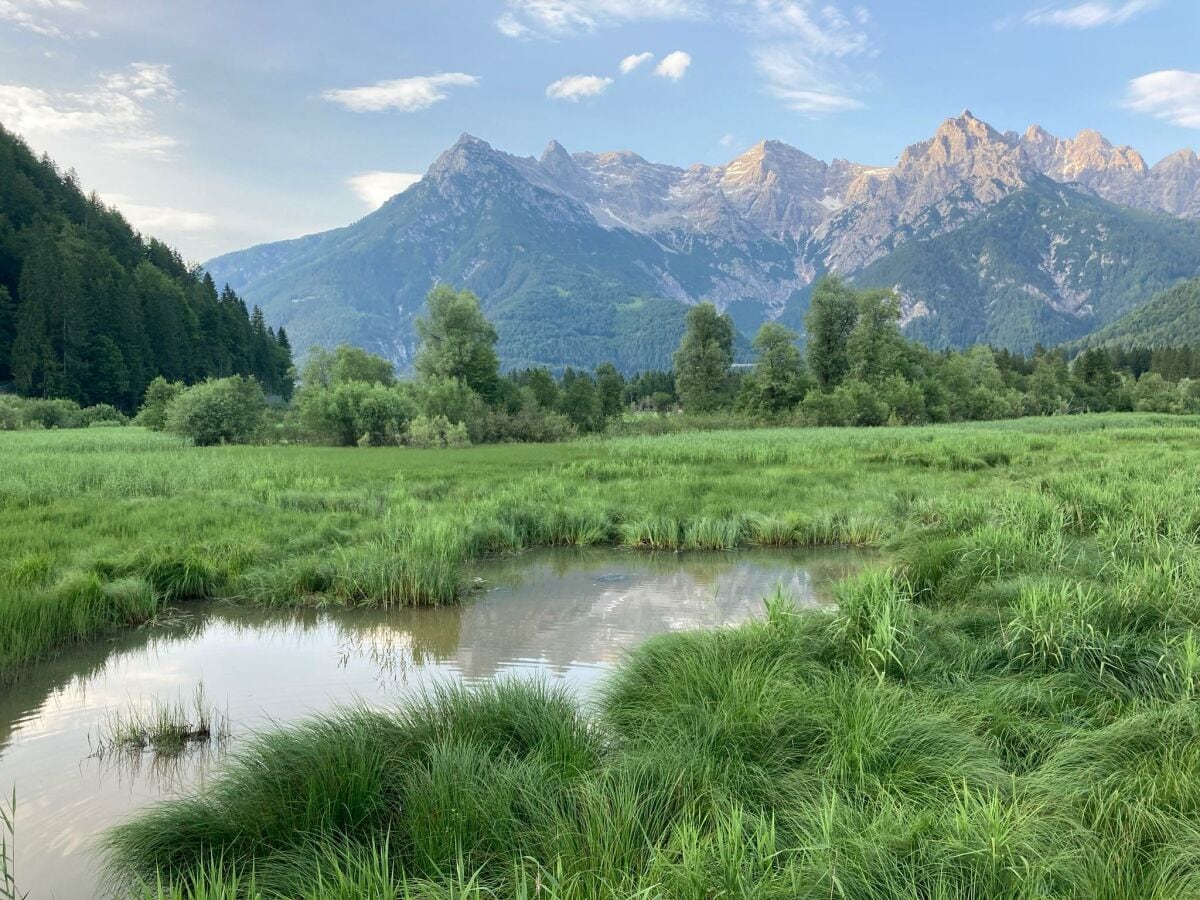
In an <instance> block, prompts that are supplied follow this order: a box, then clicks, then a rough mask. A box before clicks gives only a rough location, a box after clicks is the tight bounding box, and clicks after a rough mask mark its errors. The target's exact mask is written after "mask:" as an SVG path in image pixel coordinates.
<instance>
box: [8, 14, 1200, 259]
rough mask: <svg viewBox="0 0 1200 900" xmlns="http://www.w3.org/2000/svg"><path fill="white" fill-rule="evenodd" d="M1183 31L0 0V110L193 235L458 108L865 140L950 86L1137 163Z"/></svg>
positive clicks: (541, 138) (737, 144)
mask: <svg viewBox="0 0 1200 900" xmlns="http://www.w3.org/2000/svg"><path fill="white" fill-rule="evenodd" d="M1198 47H1200V3H1197V0H1087V2H1071V0H1067V2H1062V3H1057V4H1050V5H1043V4H1040V3H1039V2H1038V0H1030V2H1028V3H1024V2H1015V0H1014V2H979V3H974V4H969V3H963V2H961V0H957V2H951V0H927V2H902V0H886V2H883V0H875V2H872V0H864V2H861V3H857V2H856V3H834V2H808V0H390V2H383V0H341V2H337V3H333V2H327V0H326V2H316V0H288V2H283V0H253V2H247V0H171V2H169V3H167V2H161V3H160V2H151V0H141V2H122V0H0V123H3V124H4V125H5V126H6V127H8V128H10V129H13V130H16V131H18V132H19V133H21V134H23V135H24V136H25V137H26V138H27V140H28V141H29V142H30V144H31V145H32V146H33V147H34V148H35V149H36V150H38V151H39V152H40V151H42V150H45V151H48V152H50V153H51V155H52V156H54V157H55V158H56V159H57V160H58V161H59V163H60V164H61V165H63V166H64V167H74V168H75V169H76V170H77V171H78V173H79V174H80V176H81V178H82V179H83V182H84V184H85V186H86V187H88V188H94V189H96V190H97V191H99V192H100V193H101V194H102V195H103V196H104V197H106V198H109V199H111V200H112V201H113V202H115V203H117V204H118V205H119V206H121V208H122V209H123V210H125V211H126V213H127V215H129V217H130V218H131V219H132V220H134V222H135V224H138V225H139V226H141V227H143V228H145V229H146V230H147V231H148V232H150V233H154V234H156V235H159V236H162V237H164V238H166V239H168V240H170V241H172V242H173V243H175V244H176V245H177V246H178V247H179V248H180V249H181V251H182V252H183V253H184V255H185V256H187V257H188V258H190V259H195V260H203V259H206V258H208V257H210V256H212V255H214V254H216V253H219V252H223V251H226V250H231V249H236V248H239V247H244V246H247V245H250V244H253V243H258V242H261V241H266V240H275V239H280V238H285V237H293V236H297V235H299V234H304V233H308V232H311V231H317V230H321V229H325V228H330V227H334V226H337V225H342V224H346V223H348V222H350V221H352V220H354V219H356V218H358V217H360V216H362V215H364V214H365V213H367V212H369V211H370V209H371V207H372V204H373V203H374V202H376V201H377V199H378V198H379V197H381V196H384V195H385V194H386V192H387V191H388V189H390V188H396V187H398V186H402V185H403V184H404V183H405V181H406V178H408V177H410V176H412V175H415V174H417V173H420V172H422V171H424V170H425V168H426V167H427V166H428V165H429V164H430V163H431V162H432V161H433V160H434V159H435V158H436V156H437V154H438V153H439V152H440V151H441V150H442V149H444V148H445V147H447V146H448V145H449V144H451V143H452V142H453V141H454V140H455V139H456V138H457V136H458V135H459V134H460V133H462V132H464V131H469V132H471V133H472V134H475V135H477V136H479V137H482V138H484V139H486V140H488V141H490V142H491V143H492V144H493V145H494V146H497V147H499V148H501V149H504V150H508V151H510V152H513V153H519V154H538V153H540V152H541V150H542V148H543V147H544V146H545V144H546V143H547V141H548V140H550V139H551V138H557V139H558V140H559V141H560V142H561V143H563V144H564V145H565V146H566V147H567V148H568V149H569V150H583V149H587V150H612V149H630V150H635V151H637V152H638V153H640V154H642V155H643V156H645V157H647V158H649V159H652V160H655V161H661V162H669V163H674V164H678V165H688V164H690V163H693V162H707V163H714V162H721V161H724V160H727V159H729V158H732V157H733V156H735V155H737V153H738V152H739V151H741V150H743V149H744V148H746V147H748V146H750V145H752V144H753V143H755V142H756V141H758V140H760V139H762V138H764V137H771V138H778V139H780V140H784V141H787V142H788V143H791V144H793V145H795V146H797V147H799V148H801V149H803V150H805V151H806V152H808V153H811V154H813V155H814V156H818V157H821V158H823V159H832V158H834V157H845V158H849V159H852V160H855V161H858V162H864V163H871V164H877V165H886V164H889V163H891V162H892V161H893V160H894V159H895V157H896V156H897V155H898V154H899V153H900V151H901V150H902V149H903V148H904V146H905V145H907V144H909V143H912V142H914V141H917V140H920V139H922V138H925V137H928V136H929V135H930V134H931V133H932V132H933V130H934V129H935V128H936V127H937V124H938V123H939V122H940V121H941V120H942V119H944V118H946V117H947V116H951V115H955V114H957V113H958V112H960V111H961V110H962V109H963V108H970V109H971V110H972V112H974V113H975V115H977V116H979V117H980V118H982V119H985V120H986V121H988V122H990V123H991V124H992V125H994V126H996V127H997V128H1000V129H1002V130H1003V129H1016V130H1023V129H1024V128H1025V127H1026V126H1027V125H1029V124H1030V123H1034V122H1036V123H1038V124H1040V125H1042V126H1043V127H1045V128H1047V129H1049V130H1050V131H1052V132H1054V133H1056V134H1059V135H1062V136H1067V135H1073V134H1075V133H1076V132H1077V131H1079V130H1080V129H1082V128H1095V129H1098V130H1099V131H1101V132H1103V133H1104V134H1105V135H1106V136H1107V137H1109V138H1110V139H1111V140H1112V141H1113V142H1114V143H1118V144H1130V145H1132V146H1134V147H1135V148H1136V149H1138V150H1139V151H1141V152H1142V154H1143V155H1144V156H1145V157H1146V159H1147V161H1148V162H1149V163H1151V164H1153V163H1154V162H1156V161H1157V160H1158V159H1159V158H1161V157H1162V156H1164V155H1166V154H1167V153H1169V152H1172V151H1174V150H1177V149H1179V148H1181V147H1197V146H1200V49H1198ZM647 55H648V56H647ZM627 58H629V62H627V63H626V65H625V66H624V68H625V69H627V70H628V71H622V69H623V67H622V61H623V60H626V59H627ZM637 59H640V60H641V61H640V63H639V64H638V65H636V66H634V65H633V64H634V62H635V60H637Z"/></svg>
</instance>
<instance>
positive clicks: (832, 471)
mask: <svg viewBox="0 0 1200 900" xmlns="http://www.w3.org/2000/svg"><path fill="white" fill-rule="evenodd" d="M1197 424H1200V423H1197V421H1196V420H1194V419H1190V418H1186V417H1178V416H1150V415H1102V416H1081V417H1071V418H1048V419H1023V420H1017V421H1013V422H1004V423H979V424H971V425H955V426H938V427H932V428H911V429H907V428H889V429H876V430H836V429H803V430H788V429H774V430H769V431H761V430H760V431H747V432H739V431H726V432H719V433H709V434H687V435H668V436H661V437H632V438H620V439H604V440H600V439H594V440H586V441H576V442H572V443H568V444H559V445H526V446H496V447H471V448H464V449H459V450H442V451H419V450H398V449H387V448H379V449H368V450H360V449H344V450H339V449H332V448H330V449H324V448H312V447H271V448H261V447H218V448H210V449H196V448H189V447H186V446H185V445H183V444H182V443H180V442H178V441H176V440H175V439H172V438H169V437H166V436H163V435H160V434H152V433H148V432H145V431H141V430H137V429H104V430H100V431H95V430H89V431H86V432H24V433H11V434H7V435H3V436H2V440H3V444H4V452H5V458H6V460H8V461H9V465H8V466H6V468H5V471H4V473H3V474H0V492H2V493H0V496H2V497H3V504H4V511H5V515H4V516H3V531H4V533H3V535H2V537H3V545H4V547H5V548H6V550H5V559H4V561H3V570H2V572H3V574H2V576H0V578H2V582H0V583H2V584H3V593H2V595H0V596H2V599H0V603H2V604H3V609H2V611H0V623H3V630H2V631H0V647H2V648H3V656H2V658H3V661H4V667H5V668H4V672H5V676H4V677H5V678H6V679H13V678H20V677H21V672H22V670H23V668H24V667H25V666H26V665H27V663H28V662H29V660H31V659H33V658H35V657H38V656H42V655H46V654H49V653H53V652H54V651H55V649H56V648H58V647H61V646H63V645H64V644H66V643H68V642H70V641H76V640H82V639H84V638H86V637H88V636H91V635H97V634H101V633H104V632H105V631H108V630H110V629H112V628H114V627H119V626H121V625H128V624H132V623H135V622H137V621H140V620H143V619H145V618H147V617H149V616H152V615H154V614H155V612H156V611H157V610H158V609H160V608H161V606H162V605H163V604H164V603H167V602H170V603H174V604H179V603H186V602H187V601H188V600H189V599H199V598H212V597H226V598H231V599H233V600H235V601H237V602H241V603H256V604H266V605H271V606H292V605H297V604H318V605H322V604H323V605H328V604H342V605H350V606H353V605H358V604H368V603H384V604H392V605H395V604H422V603H430V602H444V601H450V600H452V599H454V598H455V597H457V596H460V595H461V593H462V591H463V590H464V589H465V588H466V587H467V586H468V581H469V579H468V577H467V573H468V571H469V566H468V563H469V562H470V561H471V560H473V559H476V558H479V557H482V556H487V555H494V554H506V553H514V552H517V551H519V550H522V549H524V548H528V547H533V546H542V545H612V546H618V547H627V548H630V550H631V551H632V550H635V549H638V548H650V547H653V548H657V549H660V550H686V549H689V548H699V547H704V548H709V549H716V548H729V547H735V546H738V547H742V546H747V547H748V546H756V545H765V546H800V545H819V544H860V545H869V546H874V547H879V548H882V549H883V550H884V553H885V557H884V558H885V560H886V562H884V563H881V564H880V565H877V566H875V567H872V568H869V569H868V570H866V571H864V572H863V573H861V574H859V575H855V576H851V577H849V578H847V579H845V580H843V581H842V582H841V583H839V585H838V586H837V587H836V599H837V609H836V611H834V612H833V613H829V612H804V611H800V610H797V609H794V608H792V607H790V606H789V604H788V603H786V602H784V601H782V600H773V601H771V603H770V604H769V608H770V613H769V616H768V617H767V618H766V619H765V620H764V621H760V622H753V623H748V624H745V625H742V626H739V627H737V628H729V629H720V630H717V631H709V632H688V633H680V634H669V635H664V636H661V637H658V638H655V639H653V640H651V641H650V642H648V643H647V644H645V645H643V646H642V647H640V648H639V649H637V650H635V651H633V653H632V654H631V656H630V657H629V658H628V659H627V660H626V661H625V662H624V663H623V664H621V665H620V666H619V667H618V668H617V670H616V671H615V673H614V674H613V675H612V676H611V677H610V678H609V680H608V681H607V682H606V684H605V686H604V688H603V689H602V690H601V693H600V696H599V700H598V701H597V702H596V703H595V704H594V705H592V706H589V707H586V708H585V707H582V706H580V705H579V704H578V703H577V702H576V698H574V697H572V696H569V695H567V694H566V693H564V691H563V690H562V689H560V688H559V687H556V686H552V685H547V684H544V683H543V684H539V683H536V682H535V683H529V682H520V681H506V680H501V681H500V682H497V683H492V684H488V685H485V686H482V687H475V688H450V687H446V688H443V689H434V690H431V691H430V692H429V693H428V694H427V696H425V698H424V699H421V700H418V701H416V702H413V703H409V704H404V705H401V706H400V707H399V708H398V709H396V710H394V711H390V712H389V711H383V712H381V711H378V710H367V709H362V708H350V709H346V710H344V711H343V712H340V713H337V714H331V715H328V716H323V717H319V718H316V719H314V720H312V721H310V722H308V723H307V724H301V725H297V726H294V727H289V728H286V729H280V730H273V731H271V732H269V733H264V734H261V735H260V736H258V737H256V738H254V739H253V740H251V741H250V742H249V743H247V744H246V745H245V746H242V747H240V748H238V749H237V750H236V752H235V753H234V754H233V756H232V758H231V759H229V760H228V761H227V763H226V766H225V768H224V769H223V773H222V774H221V775H220V777H218V778H216V779H214V780H212V781H210V783H209V784H207V785H206V786H205V787H204V788H202V789H200V790H198V791H197V792H195V793H194V794H190V795H187V796H184V797H182V798H180V799H177V800H174V801H171V802H167V803H165V804H163V805H160V806H158V807H156V808H155V809H153V810H152V811H149V812H147V813H145V814H143V815H141V816H139V817H137V818H135V819H134V820H132V821H131V822H129V823H128V824H126V825H124V826H122V827H120V828H118V829H117V830H116V831H114V832H113V833H112V834H111V835H110V837H109V838H108V843H107V847H108V853H109V859H110V862H111V865H112V873H113V877H114V879H116V882H115V883H120V884H124V885H131V884H132V885H135V886H137V885H140V886H141V887H140V888H138V889H139V890H141V889H144V890H146V891H148V892H149V893H150V895H151V896H154V895H159V894H161V895H162V896H213V897H247V896H255V897H258V896H261V897H331V896H332V897H337V896H344V897H351V896H384V897H391V896H421V897H449V896H456V897H458V896H480V897H484V896H487V897H493V896H530V897H532V896H547V897H580V898H582V897H597V896H612V897H628V896H679V897H709V896H764V897H771V896H778V897H814V898H815V897H831V896H832V897H844V898H896V897H904V898H909V897H911V898H950V897H955V898H958V897H976V898H984V897H987V898H993V897H1013V898H1032V897H1039V898H1041V897H1054V898H1060V897H1061V898H1082V897H1101V896H1102V897H1113V898H1131V900H1132V898H1164V900H1165V898H1177V897H1189V896H1200V859H1198V854H1197V852H1196V850H1195V848H1196V846H1198V845H1200V844H1198V842H1197V837H1200V835H1198V833H1197V832H1198V829H1200V711H1198V706H1197V703H1196V693H1197V689H1198V687H1200V640H1198V639H1197V637H1196V626H1197V624H1198V621H1197V620H1198V618H1200V602H1198V601H1197V599H1196V598H1197V597H1198V596H1200V553H1198V541H1200V512H1197V508H1196V503H1195V497H1196V496H1197V490H1198V489H1200V466H1198V465H1197V463H1200V448H1198V447H1197V441H1196V435H1197V430H1196V426H1197Z"/></svg>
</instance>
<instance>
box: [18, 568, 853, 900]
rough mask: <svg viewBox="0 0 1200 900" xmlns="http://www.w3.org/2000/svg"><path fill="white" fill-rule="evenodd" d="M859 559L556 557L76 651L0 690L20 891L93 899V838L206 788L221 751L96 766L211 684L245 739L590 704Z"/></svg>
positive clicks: (810, 595) (193, 619)
mask: <svg viewBox="0 0 1200 900" xmlns="http://www.w3.org/2000/svg"><path fill="white" fill-rule="evenodd" d="M861 563H862V559H861V557H860V556H859V555H857V554H854V553H851V552H849V551H842V550H839V551H825V552H822V553H805V554H796V553H778V552H756V553H745V554H738V553H725V554H711V555H700V554H685V555H662V556H646V555H640V554H632V553H614V552H612V551H596V552H578V551H543V552H537V553H531V554H527V555H525V556H522V557H517V558H514V559H508V560H501V561H494V562H488V563H485V564H481V565H480V566H479V567H478V570H477V572H476V574H477V575H478V576H479V577H480V578H482V579H484V581H485V582H486V584H487V585H488V588H487V590H486V591H485V592H483V593H481V594H480V595H478V596H477V597H475V598H473V599H471V600H470V601H468V602H466V603H464V604H461V605H458V606H452V607H441V608H434V609H416V610H394V609H393V610H386V611H384V610H353V611H344V610H299V611H267V610H258V609H244V608H237V607H233V606H226V605H221V604H207V605H194V606H191V607H189V608H187V609H185V610H184V611H183V612H182V613H181V614H180V615H178V616H175V617H173V618H171V619H170V620H168V621H164V622H160V623H158V624H156V625H155V626H153V627H148V628H143V629H136V630H131V631H128V632H124V633H122V634H120V635H119V636H117V637H115V638H113V639H112V640H106V641H100V642H94V643H91V644H85V645H81V646H78V647H75V648H72V649H71V650H70V651H68V652H66V653H64V654H63V655H61V656H59V657H57V658H56V659H53V660H50V661H48V662H46V663H44V664H40V665H38V666H35V667H32V668H31V669H30V670H29V671H28V672H27V673H26V674H25V675H24V676H23V677H22V679H21V680H20V681H19V682H18V683H17V684H15V685H13V686H11V687H10V688H9V689H7V690H5V691H3V692H0V791H4V792H7V791H8V790H9V789H10V787H11V786H12V785H13V784H15V785H16V788H17V792H18V798H19V821H18V823H17V827H18V860H17V865H18V876H19V879H20V882H21V884H22V886H23V888H24V889H25V890H31V891H32V895H33V896H54V897H57V898H60V900H71V898H76V897H78V898H84V897H92V896H93V895H94V893H95V890H96V883H97V871H96V860H95V858H94V856H93V855H92V853H91V852H90V845H91V844H92V842H93V841H94V838H95V836H96V835H98V834H100V833H101V832H102V831H103V830H104V829H105V828H107V827H109V826H111V825H112V824H114V823H115V822H117V821H120V820H122V819H124V818H125V817H127V816H129V815H130V814H132V813H133V812H135V811H136V810H137V809H139V808H142V807H144V806H146V805H147V804H149V803H152V802H154V801H155V800H156V799H159V798H160V797H162V796H164V795H167V794H171V793H175V792H177V791H181V790H187V789H190V788H191V787H194V786H195V785H196V784H198V783H201V782H202V781H203V780H204V779H205V778H206V777H208V776H209V774H210V772H211V770H212V768H213V765H214V764H215V763H216V762H219V760H220V757H221V754H220V752H194V753H188V754H184V755H182V756H180V757H178V758H176V759H174V760H170V761H163V760H155V759H154V758H153V757H152V756H143V757H136V756H135V758H134V759H132V760H129V759H124V760H122V759H117V758H114V757H111V756H104V755H100V756H97V755H94V754H93V753H92V748H93V744H94V740H95V737H96V733H97V728H98V726H99V724H100V723H101V722H102V721H103V719H104V717H105V716H106V715H108V714H110V713H111V712H112V711H113V710H121V709H124V708H128V707H130V706H135V705H139V704H142V703H144V702H145V701H146V700H148V699H149V698H155V697H158V698H162V699H170V698H174V697H177V696H180V695H183V696H187V695H188V694H190V692H191V691H192V690H193V689H194V688H195V686H196V685H197V684H199V683H201V682H202V683H203V685H204V689H205V691H206V693H207V694H208V697H209V698H210V699H211V700H212V701H213V702H214V703H216V704H217V705H219V706H221V707H223V708H224V709H225V710H226V711H227V713H228V715H229V717H230V721H231V725H232V728H233V734H234V739H233V740H234V747H235V749H236V741H237V739H238V735H245V734H247V733H249V732H250V731H253V730H256V729H260V728H263V727H269V726H272V725H277V724H282V723H287V722H291V721H295V720H297V719H300V718H303V717H305V716H308V715H311V714H313V713H314V712H319V711H322V710H327V709H330V708H331V707H333V706H336V705H338V704H344V703H349V702H365V703H368V704H372V705H376V706H391V705H394V704H395V703H396V702H397V700H398V699H399V698H401V697H402V696H403V695H404V694H406V693H409V692H412V691H416V690H420V689H421V688H422V687H423V686H426V685H428V684H430V683H431V682H433V681H435V680H441V679H459V680H464V681H468V682H470V681H479V680H483V679H487V678H492V677H494V676H496V675H497V674H500V673H510V672H516V673H529V674H539V675H544V676H545V677H548V678H552V679H561V680H564V681H565V682H567V683H568V684H570V685H571V686H572V687H573V688H575V689H576V690H577V691H578V692H579V693H580V695H581V696H584V697H586V696H587V694H588V693H589V691H590V690H591V688H592V686H593V685H594V684H595V682H596V680H597V679H599V678H600V677H602V675H603V673H604V672H605V671H606V670H607V669H608V668H609V667H610V666H611V665H612V664H613V663H614V662H615V661H616V660H617V659H619V657H620V656H621V655H622V654H623V653H625V652H627V651H628V650H629V649H631V648H632V647H634V646H635V645H636V644H637V643H639V642H640V641H642V640H645V639H646V638H647V637H650V636H652V635H655V634H660V633H663V632H666V631H672V630H679V629H684V628H705V627H714V626H720V625H725V624H733V623H737V622H741V621H744V620H745V619H747V618H748V617H750V616H753V615H758V614H760V613H761V611H762V598H763V597H764V596H765V595H767V594H770V593H771V592H772V591H773V590H774V589H775V588H776V586H777V585H780V584H781V585H782V586H783V588H784V590H785V591H787V592H788V593H789V594H790V595H791V596H792V597H794V598H795V599H796V601H797V602H798V603H801V604H810V605H818V604H820V603H822V602H825V599H826V598H825V589H826V587H827V586H828V585H829V583H830V582H831V581H832V580H834V579H836V578H838V577H840V576H842V575H843V574H845V573H846V572H847V571H849V570H851V569H853V568H855V567H857V566H859V565H861Z"/></svg>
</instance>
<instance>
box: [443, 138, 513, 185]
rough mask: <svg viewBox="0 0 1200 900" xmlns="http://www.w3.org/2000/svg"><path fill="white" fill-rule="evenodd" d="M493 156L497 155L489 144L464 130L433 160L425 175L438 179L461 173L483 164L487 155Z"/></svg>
mask: <svg viewBox="0 0 1200 900" xmlns="http://www.w3.org/2000/svg"><path fill="white" fill-rule="evenodd" d="M493 156H497V154H496V151H495V150H493V149H492V145H491V144H489V143H488V142H487V141H485V140H482V139H481V138H477V137H475V135H473V134H468V133H467V132H465V131H464V132H463V133H462V134H461V135H460V136H459V138H458V140H457V141H455V142H454V144H453V145H451V146H450V147H449V148H448V149H447V150H445V151H443V152H442V155H441V156H439V157H438V158H437V159H436V160H434V163H433V165H432V166H430V167H429V171H428V172H427V173H426V177H429V178H433V179H435V180H438V179H441V178H446V177H448V176H451V175H456V174H462V173H464V172H467V171H469V170H472V169H473V168H475V167H477V166H479V165H481V164H484V163H485V161H486V160H487V159H488V158H489V157H493Z"/></svg>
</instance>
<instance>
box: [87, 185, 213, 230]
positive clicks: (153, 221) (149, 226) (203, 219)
mask: <svg viewBox="0 0 1200 900" xmlns="http://www.w3.org/2000/svg"><path fill="white" fill-rule="evenodd" d="M100 199H101V200H103V201H104V202H105V203H107V204H108V205H109V206H115V207H116V208H117V209H118V210H120V212H121V214H122V215H123V216H125V218H126V219H128V220H129V221H130V222H131V223H133V226H134V227H135V228H137V229H138V230H139V231H141V232H144V233H147V234H153V233H156V232H162V231H187V232H198V231H211V230H212V229H214V228H216V227H217V218H216V216H210V215H209V214H208V213H202V212H193V211H191V210H186V209H175V208H174V207H172V206H146V205H144V204H141V203H134V202H133V201H132V200H130V199H129V198H128V197H126V196H125V195H124V194H101V195H100Z"/></svg>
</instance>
